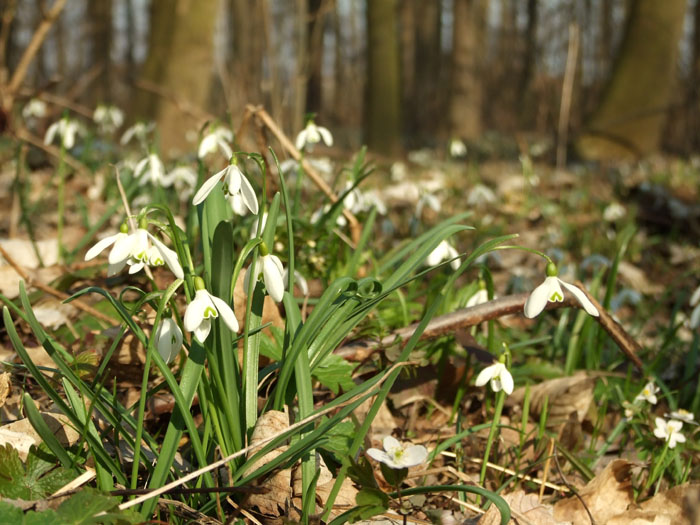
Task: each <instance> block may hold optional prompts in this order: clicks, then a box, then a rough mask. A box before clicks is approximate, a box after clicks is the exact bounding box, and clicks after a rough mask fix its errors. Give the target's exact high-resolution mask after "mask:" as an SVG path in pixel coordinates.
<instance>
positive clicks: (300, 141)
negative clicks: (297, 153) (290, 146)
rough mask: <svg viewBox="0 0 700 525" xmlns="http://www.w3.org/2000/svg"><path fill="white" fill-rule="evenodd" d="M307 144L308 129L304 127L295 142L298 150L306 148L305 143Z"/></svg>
mask: <svg viewBox="0 0 700 525" xmlns="http://www.w3.org/2000/svg"><path fill="white" fill-rule="evenodd" d="M305 144H306V129H302V130H301V131H300V132H299V134H298V135H297V140H296V143H295V146H296V147H297V149H298V150H301V149H303V148H304V145H305Z"/></svg>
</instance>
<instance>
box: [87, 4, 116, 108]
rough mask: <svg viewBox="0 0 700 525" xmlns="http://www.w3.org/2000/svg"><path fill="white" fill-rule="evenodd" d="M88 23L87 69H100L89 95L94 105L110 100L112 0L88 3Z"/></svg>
mask: <svg viewBox="0 0 700 525" xmlns="http://www.w3.org/2000/svg"><path fill="white" fill-rule="evenodd" d="M88 22H89V24H90V37H91V43H90V46H91V47H90V61H89V62H88V64H87V67H88V68H92V67H100V68H102V70H101V72H100V75H99V76H98V78H97V80H96V82H95V84H94V88H93V89H92V90H91V93H90V97H91V100H90V102H91V103H92V104H93V105H94V104H98V103H100V102H106V101H109V100H111V76H110V72H111V60H110V51H111V44H112V0H100V1H98V2H88Z"/></svg>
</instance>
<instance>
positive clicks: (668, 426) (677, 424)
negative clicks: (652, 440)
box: [654, 417, 685, 448]
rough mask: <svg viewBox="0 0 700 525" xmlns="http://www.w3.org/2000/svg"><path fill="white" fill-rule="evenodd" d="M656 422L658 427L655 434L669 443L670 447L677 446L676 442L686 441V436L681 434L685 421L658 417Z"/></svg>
mask: <svg viewBox="0 0 700 525" xmlns="http://www.w3.org/2000/svg"><path fill="white" fill-rule="evenodd" d="M654 422H655V423H656V428H655V429H654V435H655V436H656V437H657V438H659V439H663V440H664V441H666V442H667V443H668V448H675V446H676V443H685V436H684V435H683V434H681V429H682V428H683V423H682V422H681V421H677V420H673V419H672V420H671V421H666V420H665V419H664V418H662V417H657V418H656V419H655V420H654Z"/></svg>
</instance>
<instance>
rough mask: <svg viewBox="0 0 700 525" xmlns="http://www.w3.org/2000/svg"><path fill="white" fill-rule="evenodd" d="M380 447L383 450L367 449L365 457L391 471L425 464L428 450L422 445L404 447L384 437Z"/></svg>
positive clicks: (390, 437)
mask: <svg viewBox="0 0 700 525" xmlns="http://www.w3.org/2000/svg"><path fill="white" fill-rule="evenodd" d="M382 446H383V447H384V450H379V449H378V448H370V449H367V455H368V456H369V457H371V458H372V459H374V460H375V461H379V462H381V463H384V464H385V465H386V466H388V467H390V468H393V469H404V468H410V467H415V466H416V465H420V464H422V463H425V460H426V459H428V449H426V448H425V447H424V446H423V445H410V444H407V445H406V446H405V447H404V446H403V445H401V443H399V441H398V440H397V439H396V438H394V437H392V436H386V437H385V438H384V439H383V440H382Z"/></svg>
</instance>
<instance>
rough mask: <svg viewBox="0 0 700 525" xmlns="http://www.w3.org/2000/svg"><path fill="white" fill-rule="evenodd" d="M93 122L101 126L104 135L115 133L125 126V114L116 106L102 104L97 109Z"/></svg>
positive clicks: (93, 115)
mask: <svg viewBox="0 0 700 525" xmlns="http://www.w3.org/2000/svg"><path fill="white" fill-rule="evenodd" d="M92 120H94V121H95V124H97V125H98V126H99V128H100V131H101V132H102V133H114V132H115V131H116V130H117V129H119V128H121V127H122V124H124V112H123V111H122V110H121V109H119V108H118V107H116V106H107V105H105V104H100V105H99V106H97V108H95V112H94V113H93V114H92Z"/></svg>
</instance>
